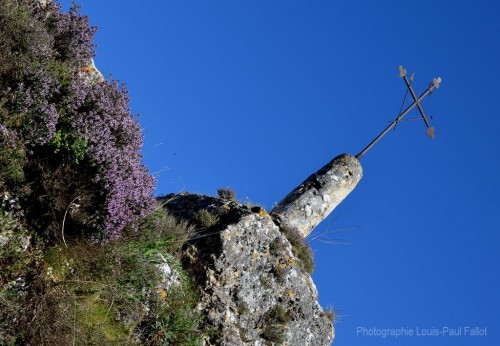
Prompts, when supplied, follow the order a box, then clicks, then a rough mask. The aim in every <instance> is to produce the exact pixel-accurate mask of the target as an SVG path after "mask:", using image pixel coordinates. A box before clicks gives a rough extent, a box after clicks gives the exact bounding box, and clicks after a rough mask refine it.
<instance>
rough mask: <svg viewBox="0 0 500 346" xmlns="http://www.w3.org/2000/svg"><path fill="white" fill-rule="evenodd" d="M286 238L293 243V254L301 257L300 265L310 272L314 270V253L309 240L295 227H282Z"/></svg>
mask: <svg viewBox="0 0 500 346" xmlns="http://www.w3.org/2000/svg"><path fill="white" fill-rule="evenodd" d="M280 230H281V231H282V232H283V233H284V234H285V236H286V238H287V239H288V241H289V242H290V244H291V245H292V252H293V254H294V255H295V256H296V257H297V258H298V259H299V261H298V264H299V266H300V267H301V268H302V269H303V270H304V271H305V272H306V273H308V274H312V273H313V272H314V254H313V252H312V249H311V247H310V246H309V244H307V240H306V239H305V238H304V237H303V236H302V234H301V233H300V232H299V231H298V230H297V229H294V228H290V227H283V226H281V227H280Z"/></svg>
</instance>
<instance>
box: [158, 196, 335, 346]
mask: <svg viewBox="0 0 500 346" xmlns="http://www.w3.org/2000/svg"><path fill="white" fill-rule="evenodd" d="M162 200H163V201H164V203H165V208H166V210H168V212H170V213H172V214H174V215H175V216H177V217H179V218H182V219H185V220H187V221H193V223H194V224H195V227H197V228H198V229H200V230H201V231H200V233H199V234H198V236H196V237H194V239H193V240H191V242H190V244H189V245H188V248H187V250H186V252H187V258H188V262H189V263H185V267H186V268H191V270H192V273H193V275H194V277H195V278H196V285H198V286H199V287H200V288H201V291H202V292H203V293H202V297H201V301H200V303H199V305H198V308H199V309H200V310H202V311H204V312H205V313H206V323H207V324H208V326H209V327H208V329H209V330H212V332H210V333H209V335H210V337H208V338H207V339H206V340H205V345H267V344H272V343H274V344H285V345H289V346H290V345H297V346H304V345H314V346H319V345H330V344H331V343H332V341H333V338H334V329H333V326H332V323H331V321H330V320H329V319H328V317H327V314H326V313H325V312H324V311H323V309H322V308H321V306H320V305H319V303H318V292H317V290H316V287H315V285H314V283H313V281H312V279H311V277H310V275H309V274H308V273H306V272H305V271H304V270H303V269H302V268H301V265H300V259H298V258H297V257H296V256H295V255H294V251H293V249H292V245H291V244H290V242H289V241H288V240H287V238H286V236H285V234H284V233H282V232H281V231H280V228H279V227H278V226H276V224H275V222H274V220H273V219H272V217H271V216H270V215H269V214H267V212H265V210H264V209H262V208H260V207H254V208H250V207H246V206H242V205H240V204H238V203H235V202H233V201H229V200H222V199H218V198H213V197H207V196H199V195H187V194H181V195H169V196H166V197H163V198H162Z"/></svg>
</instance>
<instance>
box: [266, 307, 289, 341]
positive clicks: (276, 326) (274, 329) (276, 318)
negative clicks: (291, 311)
mask: <svg viewBox="0 0 500 346" xmlns="http://www.w3.org/2000/svg"><path fill="white" fill-rule="evenodd" d="M264 320H265V323H266V326H265V328H264V331H263V332H262V334H261V336H262V338H263V339H265V340H267V341H270V342H274V343H276V344H282V343H283V342H284V341H285V330H286V324H287V323H288V322H290V317H289V315H288V313H287V310H286V309H285V308H284V307H283V306H281V305H275V306H273V307H272V308H270V309H269V310H268V311H267V313H266V315H265V317H264Z"/></svg>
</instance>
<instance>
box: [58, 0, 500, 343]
mask: <svg viewBox="0 0 500 346" xmlns="http://www.w3.org/2000/svg"><path fill="white" fill-rule="evenodd" d="M80 3H81V4H82V5H83V8H82V12H83V13H85V14H88V15H89V16H90V18H91V23H92V24H94V25H98V26H99V31H98V33H97V37H96V43H97V44H98V47H97V56H96V59H95V61H96V64H97V66H98V68H99V69H100V70H101V72H102V73H103V74H104V75H108V74H112V76H113V78H116V79H119V80H121V81H124V82H126V83H127V85H128V89H129V91H130V95H131V98H132V104H131V105H132V109H133V111H134V112H135V113H141V114H142V117H141V124H142V126H143V128H144V134H145V148H144V156H145V162H146V164H147V165H148V167H149V168H150V170H151V171H152V172H160V173H158V174H157V175H158V189H157V193H158V194H166V193H170V192H180V191H189V192H196V193H204V194H215V193H216V190H217V188H219V187H223V186H230V187H232V188H233V189H235V190H236V191H237V197H239V198H240V199H242V200H245V199H247V198H248V199H249V200H251V201H253V202H255V203H259V204H261V205H263V206H265V207H266V208H267V209H271V208H272V206H273V204H274V203H275V202H278V201H279V200H280V199H281V198H283V197H284V196H285V195H286V194H287V193H288V192H289V191H291V190H292V189H293V188H294V187H296V186H297V185H298V184H299V183H301V182H302V181H303V180H304V179H305V178H306V177H307V176H308V175H309V174H311V173H313V172H314V171H316V170H317V169H319V168H320V167H322V166H323V165H324V164H326V163H327V162H328V161H329V160H331V159H332V158H333V157H335V156H337V155H338V154H341V153H351V154H357V153H358V152H359V151H360V150H361V149H362V148H363V147H364V146H365V145H366V144H368V142H369V141H370V140H371V139H373V137H374V136H375V135H377V134H378V133H379V132H380V131H381V130H382V129H383V128H384V127H385V126H386V125H387V124H388V122H389V121H390V120H392V119H393V118H395V116H396V115H397V113H398V111H399V108H400V105H401V102H402V99H403V96H404V93H405V85H404V82H403V81H402V80H401V79H400V78H398V65H400V64H402V65H404V66H405V67H406V68H407V69H408V71H409V72H410V73H412V72H416V74H415V82H414V86H415V89H416V90H417V93H420V92H421V91H423V90H424V89H425V88H426V87H427V84H428V83H429V82H430V81H431V80H432V78H433V77H437V76H440V77H441V78H442V80H443V83H442V86H441V88H440V89H439V90H436V91H435V93H434V94H433V95H432V96H431V97H429V98H427V99H426V100H425V101H424V103H423V106H424V109H425V111H426V112H427V114H428V115H433V116H434V119H433V120H432V123H433V125H434V127H435V128H436V139H435V140H434V141H431V140H429V139H428V138H427V137H426V135H425V126H424V124H423V123H422V122H417V121H414V122H405V123H401V124H400V125H399V126H398V128H397V130H396V131H395V132H391V133H389V134H388V135H387V136H386V137H385V138H384V139H383V140H382V141H381V142H380V143H379V144H377V145H376V146H375V147H374V148H373V149H372V150H371V151H370V152H368V154H366V156H365V157H364V158H363V159H362V165H363V168H364V177H363V179H362V180H361V182H360V184H359V185H358V187H357V188H356V189H355V191H354V192H353V193H352V194H351V195H350V196H349V197H348V198H347V199H346V200H345V201H344V202H343V203H342V204H341V205H340V206H339V207H338V208H337V209H336V210H335V211H334V212H333V213H332V215H331V217H330V218H328V219H327V220H326V221H325V222H324V223H322V224H321V225H320V226H319V227H318V228H317V230H316V234H322V233H325V232H327V233H328V235H327V236H323V237H322V238H321V239H319V240H314V241H311V246H312V247H313V249H314V251H315V256H316V264H317V269H316V272H315V274H314V279H315V282H316V284H317V287H318V290H319V294H320V301H321V304H322V305H323V306H325V307H327V306H330V305H333V306H334V307H335V308H336V309H337V310H339V314H340V315H341V317H340V321H339V322H338V323H337V325H336V330H337V340H336V343H335V345H338V346H343V345H349V346H350V345H363V346H372V345H405V346H413V345H415V346H416V345H419V346H420V345H428V346H433V345H436V346H437V345H439V346H446V345H454V346H455V345H474V346H481V345H491V346H493V345H500V336H499V333H500V329H499V325H500V317H499V311H500V300H499V297H498V293H499V291H500V290H499V270H498V267H499V265H500V263H499V258H500V256H499V251H498V248H499V245H498V244H499V242H500V232H499V231H500V227H499V221H498V217H499V215H500V212H499V209H500V180H499V179H500V144H499V142H498V141H499V139H500V112H499V111H498V100H499V95H500V88H499V79H500V72H499V62H500V39H499V38H498V35H499V34H500V3H499V2H497V1H477V2H472V1H457V0H455V1H430V0H422V1H305V0H303V1H285V0H281V1H278V0H276V1H246V0H245V1H244V0H232V1H154V2H153V1H151V2H137V1H91V0H81V1H80ZM69 4H70V1H63V5H64V8H65V9H67V8H68V7H69ZM415 116H417V113H416V112H412V113H411V114H410V115H409V117H415ZM327 237H332V238H335V239H339V240H342V241H346V242H348V243H349V244H329V243H325V242H324V241H325V240H327ZM362 327H365V328H377V329H383V328H393V329H395V328H409V329H412V330H414V332H415V333H416V328H417V327H418V328H420V330H422V329H429V328H438V329H439V330H442V329H443V328H444V327H448V328H460V327H462V328H464V327H480V328H487V334H488V335H487V336H484V337H472V336H463V335H462V336H455V337H452V336H427V337H424V336H415V335H414V336H408V337H404V338H398V339H396V338H394V337H387V338H385V339H382V338H380V337H375V336H362V335H359V333H358V328H362Z"/></svg>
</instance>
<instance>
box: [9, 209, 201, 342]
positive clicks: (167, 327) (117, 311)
mask: <svg viewBox="0 0 500 346" xmlns="http://www.w3.org/2000/svg"><path fill="white" fill-rule="evenodd" d="M152 225H154V227H151V226H152ZM138 227H139V232H134V231H132V230H129V229H127V230H125V232H124V235H123V236H122V238H121V239H119V240H116V241H112V242H108V243H107V244H96V243H92V242H90V241H88V240H80V241H77V242H73V243H70V244H69V246H68V247H64V246H60V245H55V246H51V247H50V248H48V249H46V251H45V252H44V254H43V259H42V262H43V266H41V267H39V268H40V272H39V273H37V280H36V282H35V283H34V284H32V285H31V287H29V288H28V289H26V290H25V293H24V294H23V295H21V296H20V298H18V300H17V301H16V304H19V309H18V310H19V311H17V314H15V312H16V311H12V310H13V307H12V305H13V304H12V303H9V301H8V299H10V298H11V297H12V296H14V293H15V290H14V289H7V286H6V285H3V286H2V289H0V305H1V306H2V309H0V311H2V312H4V308H5V307H10V309H11V312H10V316H11V317H14V318H10V319H7V318H5V319H3V320H2V318H1V317H2V315H1V314H0V326H2V327H5V326H8V328H6V329H4V330H5V332H4V334H3V335H2V334H0V344H9V343H7V341H9V342H10V343H11V344H37V345H57V344H60V345H71V344H74V342H75V340H77V344H79V345H80V344H84V345H110V344H119V345H144V344H148V345H198V344H200V333H199V331H198V323H199V321H200V316H199V314H198V313H197V312H196V310H195V309H194V307H195V305H196V302H197V300H198V296H197V292H196V290H195V289H194V287H193V284H192V282H191V280H190V278H189V276H188V275H187V274H186V273H185V272H184V271H183V269H182V267H181V265H180V263H179V259H178V258H176V257H174V256H172V255H171V254H172V253H176V252H178V250H179V249H180V247H181V246H182V241H183V239H182V238H179V235H180V234H184V235H186V234H187V235H189V234H191V232H192V230H191V229H190V228H188V226H186V224H184V223H178V222H177V221H176V220H175V219H174V218H173V217H172V216H169V215H166V214H161V215H160V214H159V213H158V214H152V215H151V216H149V217H148V218H146V219H145V220H144V222H142V223H141V224H140V225H139V226H138ZM10 248H13V247H10ZM165 265H167V266H168V267H169V268H170V270H171V271H175V273H176V275H175V276H174V275H171V276H170V279H168V277H169V276H168V275H166V274H165V272H164V270H162V268H163V267H164V266H165ZM1 276H2V279H8V278H4V272H3V271H2V275H1ZM165 280H167V281H165ZM169 280H170V281H169ZM18 290H19V289H18ZM23 314H24V315H23ZM4 317H8V316H4ZM13 321H15V322H13ZM2 322H4V325H2Z"/></svg>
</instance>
